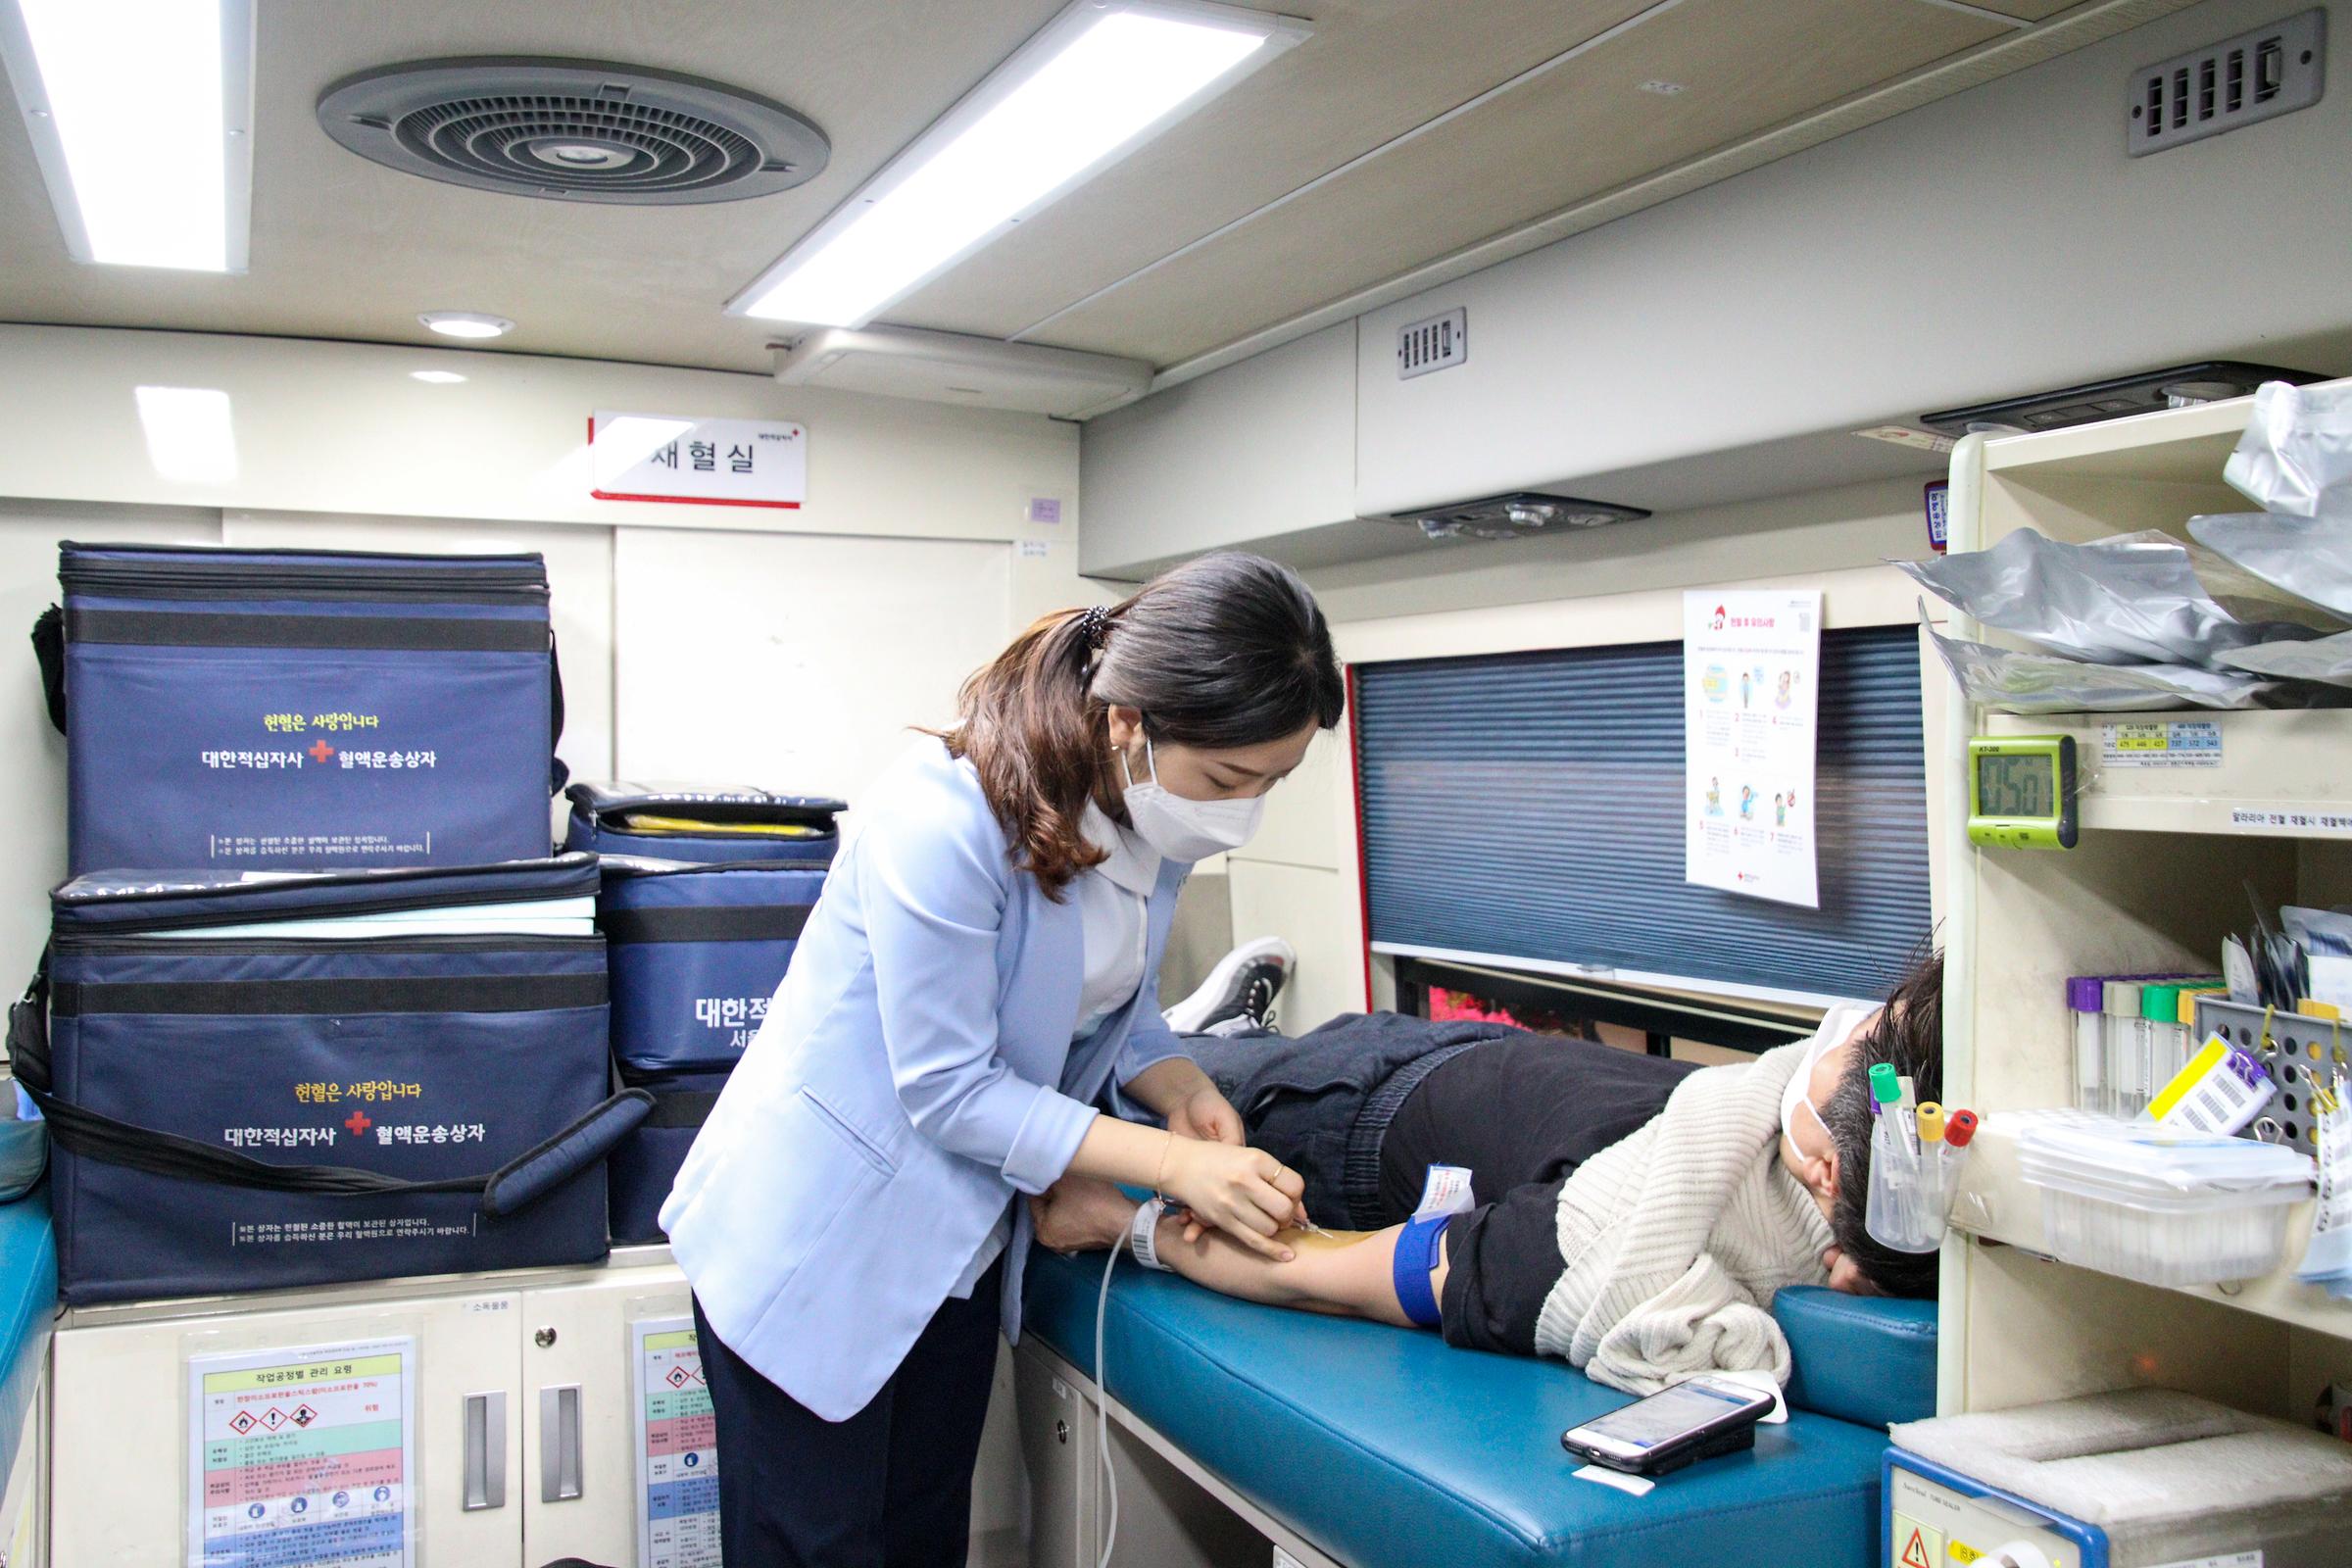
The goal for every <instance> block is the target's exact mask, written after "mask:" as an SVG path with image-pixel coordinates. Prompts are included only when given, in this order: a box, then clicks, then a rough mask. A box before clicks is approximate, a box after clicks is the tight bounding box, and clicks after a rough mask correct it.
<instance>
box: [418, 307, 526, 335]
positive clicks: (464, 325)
mask: <svg viewBox="0 0 2352 1568" xmlns="http://www.w3.org/2000/svg"><path fill="white" fill-rule="evenodd" d="M417 320H419V321H422V322H423V323H424V324H425V325H426V326H429V327H431V328H432V329H433V330H434V331H436V332H439V333H441V334H442V335H443V336H444V337H505V336H506V335H507V334H508V333H509V332H512V331H514V330H515V323H514V322H513V321H510V320H508V319H506V318H505V317H503V316H484V315H483V314H482V313H481V312H479V311H426V312H425V313H424V314H423V315H421V316H419V317H417Z"/></svg>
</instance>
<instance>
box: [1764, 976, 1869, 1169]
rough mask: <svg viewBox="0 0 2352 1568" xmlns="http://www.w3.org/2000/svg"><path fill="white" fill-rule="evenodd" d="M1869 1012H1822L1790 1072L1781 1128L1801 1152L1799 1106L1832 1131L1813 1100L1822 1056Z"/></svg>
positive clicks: (1853, 1009) (1783, 1095)
mask: <svg viewBox="0 0 2352 1568" xmlns="http://www.w3.org/2000/svg"><path fill="white" fill-rule="evenodd" d="M1869 1016H1870V1012H1869V1009H1867V1008H1863V1007H1832V1008H1831V1009H1830V1010H1829V1011H1828V1012H1826V1013H1824V1014H1823V1015H1822V1019H1821V1028H1820V1029H1819V1030H1817V1031H1815V1033H1814V1036H1813V1038H1812V1039H1811V1040H1808V1041H1807V1042H1805V1054H1804V1055H1802V1056H1801V1057H1799V1058H1797V1063H1796V1071H1795V1072H1793V1073H1791V1074H1789V1087H1788V1088H1786V1089H1784V1090H1782V1091H1781V1132H1782V1134H1783V1136H1785V1137H1786V1138H1788V1140H1789V1143H1790V1144H1791V1145H1794V1146H1795V1148H1796V1150H1797V1152H1799V1153H1802V1152H1804V1146H1803V1145H1802V1144H1798V1143H1797V1142H1796V1107H1797V1106H1799V1105H1802V1106H1804V1107H1805V1108H1806V1109H1807V1110H1809V1111H1811V1112H1812V1113H1813V1118H1812V1119H1813V1125H1814V1126H1816V1127H1818V1128H1820V1129H1821V1131H1822V1135H1823V1136H1824V1137H1827V1136H1828V1135H1829V1130H1830V1124H1829V1123H1828V1122H1827V1121H1825V1120H1823V1119H1822V1114H1821V1107H1820V1106H1819V1105H1816V1104H1815V1103H1813V1069H1814V1068H1815V1067H1817V1066H1819V1065H1820V1064H1821V1058H1822V1057H1823V1056H1825V1055H1827V1054H1829V1053H1831V1052H1833V1051H1835V1050H1837V1049H1838V1047H1839V1046H1842V1045H1844V1044H1845V1042H1846V1038H1847V1037H1848V1036H1849V1035H1851V1034H1852V1033H1853V1032H1854V1025H1856V1024H1858V1023H1860V1022H1861V1021H1862V1020H1863V1019H1865V1018H1867V1017H1869Z"/></svg>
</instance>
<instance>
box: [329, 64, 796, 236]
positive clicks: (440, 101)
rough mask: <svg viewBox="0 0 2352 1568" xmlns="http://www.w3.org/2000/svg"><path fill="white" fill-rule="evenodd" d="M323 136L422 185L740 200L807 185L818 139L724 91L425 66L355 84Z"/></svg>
mask: <svg viewBox="0 0 2352 1568" xmlns="http://www.w3.org/2000/svg"><path fill="white" fill-rule="evenodd" d="M319 125H320V127H321V128H323V129H324V130H325V131H326V133H327V134H328V135H329V136H332V137H333V138H334V139H335V140H336V141H338V142H340V143H342V144H343V145H344V146H345V147H348V148H350V149H351V150H352V151H353V152H355V153H358V154H359V155H360V156H361V157H363V158H368V159H371V160H373V161H374V162H376V163H379V164H382V165H384V166H386V167H387V168H391V169H397V170H400V171H402V172H404V173H411V174H421V175H423V176H424V177H425V178H427V179H438V180H444V181H447V182H448V183H450V184H453V185H468V186H471V187H473V188H474V189H476V190H496V191H506V192H509V193H511V194H514V195H518V196H541V197H549V198H558V199H565V200H573V201H589V202H615V203H621V204H625V205H632V206H646V207H658V206H669V205H678V204H685V203H692V202H724V201H737V200H740V199H742V198H744V197H747V196H764V195H767V194H769V193H770V192H773V191H779V190H789V189H790V188H791V187H793V186H795V185H798V184H800V183H802V182H803V181H804V180H807V179H810V178H813V177H814V176H815V175H816V173H817V172H819V171H820V170H822V169H823V168H824V167H825V160H826V158H827V157H828V156H830V154H831V152H832V148H831V145H830V144H829V143H828V142H827V141H826V140H825V136H824V132H822V131H820V130H818V129H817V128H816V126H815V125H813V124H811V123H809V121H807V120H806V119H804V118H802V117H801V116H799V115H797V114H795V113H793V112H792V111H791V110H789V109H787V108H785V107H784V106H783V105H782V104H778V103H771V102H769V101H768V100H767V99H764V98H760V97H756V96H754V95H753V94H750V93H746V92H740V91H738V90H736V89H735V88H732V87H725V86H721V85H719V84H718V83H716V82H711V81H701V80H697V79H695V78H694V77H691V76H679V75H672V74H670V73H666V72H659V71H646V70H641V69H639V68H637V67H633V66H615V65H607V64H603V63H601V62H597V61H586V60H512V59H498V60H430V61H423V62H420V63H417V64H414V65H405V66H389V67H385V68H382V69H380V70H376V71H369V72H363V73H360V74H358V75H356V76H347V77H345V78H344V79H343V80H341V81H339V82H337V83H335V84H334V85H333V86H331V87H329V88H328V89H327V90H326V91H325V92H324V93H323V94H321V95H320V96H319Z"/></svg>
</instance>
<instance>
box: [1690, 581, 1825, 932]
mask: <svg viewBox="0 0 2352 1568" xmlns="http://www.w3.org/2000/svg"><path fill="white" fill-rule="evenodd" d="M1820 676H1821V590H1820V589H1818V588H1809V589H1772V590H1740V591H1737V592H1728V593H1686V594H1685V595H1684V596H1683V713H1684V739H1685V757H1686V760H1687V765H1688V769H1689V771H1688V775H1687V777H1686V778H1685V780H1684V793H1685V796H1686V798H1687V809H1686V810H1685V813H1684V814H1685V822H1686V832H1685V838H1684V844H1685V849H1684V869H1683V876H1684V880H1686V881H1689V882H1695V883H1697V884H1698V885H1699V886H1701V887H1710V888H1721V889H1723V890H1724V891H1726V892H1728V893H1745V894H1747V895H1749V896H1750V897H1753V898H1759V899H1773V900H1777V901H1778V902H1780V903H1782V904H1800V905H1803V906H1804V907H1807V908H1809V909H1815V908H1819V907H1821V888H1820V883H1819V880H1818V878H1817V876H1816V869H1817V868H1816V864H1815V858H1814V832H1813V827H1814V814H1813V809H1814V793H1813V769H1814V759H1815V752H1816V745H1815V742H1816V739H1817V736H1818V728H1817V726H1816V724H1815V722H1814V714H1815V699H1816V697H1817V695H1818V693H1817V687H1818V686H1819V684H1820Z"/></svg>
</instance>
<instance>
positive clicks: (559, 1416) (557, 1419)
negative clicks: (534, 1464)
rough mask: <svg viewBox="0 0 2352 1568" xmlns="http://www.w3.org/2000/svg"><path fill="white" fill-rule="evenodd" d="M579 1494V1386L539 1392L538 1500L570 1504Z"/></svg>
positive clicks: (574, 1384) (573, 1384) (568, 1385)
mask: <svg viewBox="0 0 2352 1568" xmlns="http://www.w3.org/2000/svg"><path fill="white" fill-rule="evenodd" d="M578 1495H580V1386H579V1385H578V1384H577V1383H566V1384H564V1385H562V1386H560V1387H557V1388H546V1389H541V1390H540V1391H539V1500H540V1501H541V1502H569V1501H571V1500H572V1499H573V1498H575V1497H577V1496H578Z"/></svg>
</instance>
